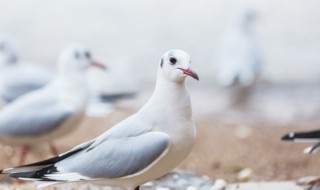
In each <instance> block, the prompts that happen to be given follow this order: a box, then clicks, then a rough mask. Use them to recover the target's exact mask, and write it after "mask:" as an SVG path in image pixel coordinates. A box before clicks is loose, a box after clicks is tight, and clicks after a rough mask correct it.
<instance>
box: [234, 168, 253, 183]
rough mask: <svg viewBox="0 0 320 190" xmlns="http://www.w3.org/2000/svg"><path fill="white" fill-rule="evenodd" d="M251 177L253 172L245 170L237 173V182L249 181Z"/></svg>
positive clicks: (248, 169)
mask: <svg viewBox="0 0 320 190" xmlns="http://www.w3.org/2000/svg"><path fill="white" fill-rule="evenodd" d="M252 176H253V171H252V169H250V168H245V169H243V170H241V171H240V172H239V173H238V176H237V178H238V180H239V181H241V182H246V181H249V180H250V179H251V178H252Z"/></svg>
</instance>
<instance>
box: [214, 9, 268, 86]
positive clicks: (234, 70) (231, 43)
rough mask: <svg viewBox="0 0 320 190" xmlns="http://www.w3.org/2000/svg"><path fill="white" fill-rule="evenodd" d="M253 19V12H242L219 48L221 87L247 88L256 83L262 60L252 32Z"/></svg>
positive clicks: (246, 10)
mask: <svg viewBox="0 0 320 190" xmlns="http://www.w3.org/2000/svg"><path fill="white" fill-rule="evenodd" d="M253 18H254V15H253V12H252V11H251V10H248V9H245V10H243V11H241V12H240V14H238V15H237V19H236V23H235V24H234V26H233V28H232V29H231V30H230V32H229V33H227V34H226V36H225V37H224V38H223V41H222V44H221V47H220V48H218V51H217V53H218V65H219V74H218V83H219V85H221V86H224V87H228V86H232V85H239V86H243V87H247V86H250V85H252V84H253V83H254V81H255V80H256V78H257V76H258V74H259V71H260V67H261V62H262V60H261V55H260V50H259V48H258V45H257V42H256V40H255V37H254V34H253V32H252V21H253Z"/></svg>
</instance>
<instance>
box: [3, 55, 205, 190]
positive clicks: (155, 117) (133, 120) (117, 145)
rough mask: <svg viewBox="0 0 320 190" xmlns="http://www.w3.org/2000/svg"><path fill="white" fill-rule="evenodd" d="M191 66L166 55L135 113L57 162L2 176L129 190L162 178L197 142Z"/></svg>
mask: <svg viewBox="0 0 320 190" xmlns="http://www.w3.org/2000/svg"><path fill="white" fill-rule="evenodd" d="M190 63H191V59H190V56H189V55H188V54H187V53H186V52H184V51H182V50H171V51H168V52H166V53H165V54H164V55H163V57H162V58H161V61H160V63H159V65H158V76H157V82H156V87H155V90H154V93H153V95H152V97H151V98H150V99H149V101H148V102H147V103H146V104H145V105H144V106H143V107H142V108H141V109H140V110H139V111H138V112H137V113H136V114H134V115H132V116H130V117H128V118H127V119H125V120H123V121H121V122H119V123H118V124H116V125H115V126H114V127H113V128H111V129H109V130H107V131H106V132H105V133H103V134H102V135H100V136H98V137H97V138H95V139H93V140H91V141H88V142H86V143H83V144H81V145H79V146H77V147H75V148H73V149H72V150H70V151H68V152H66V153H64V154H61V155H59V156H57V157H55V158H52V159H49V160H45V161H42V162H38V163H34V164H29V165H25V166H20V167H16V168H9V169H5V170H2V171H1V173H11V177H15V178H19V179H22V180H35V181H47V182H50V183H49V184H50V185H52V184H54V183H61V182H85V181H88V182H91V183H96V184H99V185H108V186H116V187H122V188H125V189H128V190H133V189H139V186H140V185H141V184H144V183H146V182H148V181H151V180H153V179H156V178H159V177H161V176H163V175H165V174H166V173H168V172H169V171H171V170H172V169H174V168H175V167H176V166H178V165H179V164H180V163H181V162H182V161H183V160H184V159H185V158H186V157H187V156H188V154H189V153H190V152H191V150H192V148H193V145H194V143H195V137H196V128H195V123H194V120H193V118H192V109H191V102H190V96H189V92H188V89H187V87H186V84H185V79H186V77H187V76H191V77H192V78H194V79H197V80H199V77H198V75H197V74H196V73H195V72H194V71H193V70H192V69H191V68H190Z"/></svg>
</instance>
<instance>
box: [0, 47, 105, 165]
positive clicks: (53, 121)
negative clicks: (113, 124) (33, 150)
mask: <svg viewBox="0 0 320 190" xmlns="http://www.w3.org/2000/svg"><path fill="white" fill-rule="evenodd" d="M91 65H95V66H99V67H100V68H104V66H103V65H102V64H99V63H97V62H94V61H93V60H92V58H91V54H90V51H89V50H88V49H87V48H86V47H85V46H84V45H81V44H74V45H71V46H69V47H67V48H66V49H65V50H63V51H62V53H61V55H60V57H59V60H58V75H57V76H56V78H55V79H54V80H53V81H52V82H50V83H49V84H48V85H46V86H44V87H43V88H40V89H38V90H35V91H32V92H30V93H28V94H26V95H23V96H21V97H20V98H18V99H17V100H16V101H14V102H12V103H11V104H9V105H7V106H6V107H4V109H2V110H1V111H0V141H2V142H4V143H7V144H10V145H18V146H21V147H22V149H21V155H20V162H19V163H20V164H22V163H23V162H24V158H25V155H26V153H27V152H28V147H29V146H31V145H37V144H40V143H43V142H49V143H50V148H51V151H52V153H53V154H57V151H56V149H55V147H54V146H53V145H52V141H54V140H55V139H56V138H57V137H60V136H63V135H66V134H68V133H69V132H71V131H72V130H73V129H75V127H76V126H78V124H79V122H80V121H81V119H82V117H83V116H84V111H85V107H86V104H87V98H88V88H87V86H86V81H85V76H84V72H85V70H86V69H87V68H88V67H89V66H91ZM13 77H17V78H19V76H13Z"/></svg>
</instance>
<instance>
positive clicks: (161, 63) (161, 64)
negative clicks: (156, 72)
mask: <svg viewBox="0 0 320 190" xmlns="http://www.w3.org/2000/svg"><path fill="white" fill-rule="evenodd" d="M160 67H161V68H162V67H163V58H162V59H161V62H160Z"/></svg>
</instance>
